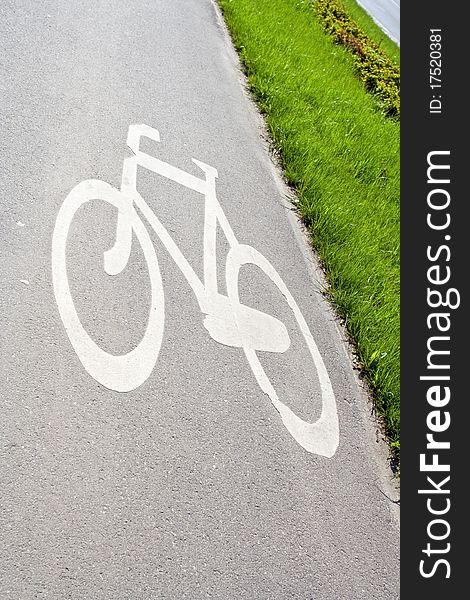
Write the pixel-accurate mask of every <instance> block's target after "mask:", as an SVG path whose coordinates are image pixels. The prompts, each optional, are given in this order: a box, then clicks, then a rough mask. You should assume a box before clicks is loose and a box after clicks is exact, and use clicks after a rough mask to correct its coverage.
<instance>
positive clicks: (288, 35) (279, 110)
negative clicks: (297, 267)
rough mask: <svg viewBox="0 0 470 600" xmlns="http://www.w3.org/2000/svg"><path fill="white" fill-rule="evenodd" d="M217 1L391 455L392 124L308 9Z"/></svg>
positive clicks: (395, 332) (395, 415)
mask: <svg viewBox="0 0 470 600" xmlns="http://www.w3.org/2000/svg"><path fill="white" fill-rule="evenodd" d="M218 1H219V5H220V7H221V9H222V11H223V13H224V17H225V20H226V22H227V24H228V27H229V30H230V32H231V35H232V39H233V42H234V45H235V47H236V48H237V50H238V52H239V54H240V58H241V61H242V64H243V65H244V69H245V72H246V75H247V80H248V84H249V87H250V89H251V92H252V94H253V96H254V98H255V99H256V101H257V102H258V105H259V107H260V108H261V110H262V112H263V113H264V115H265V120H266V124H267V127H268V130H269V132H270V135H271V138H272V142H273V145H274V147H275V148H276V150H277V153H278V155H279V157H280V162H281V166H282V168H283V170H284V174H285V177H286V180H287V182H288V183H289V184H290V185H292V186H293V187H294V189H295V191H296V196H297V199H298V204H297V206H298V209H299V211H300V213H301V214H302V216H303V218H304V220H305V222H306V223H307V224H308V226H309V229H310V232H311V235H312V241H313V244H314V246H315V247H316V249H317V252H318V255H319V256H320V258H321V260H322V262H323V265H324V268H325V272H326V274H327V277H328V280H329V284H330V287H329V290H328V294H329V296H330V298H331V300H332V302H333V303H334V305H335V306H336V309H337V312H338V313H339V314H340V315H341V316H342V317H343V319H344V321H345V324H346V327H347V330H348V332H349V334H350V335H351V338H352V340H353V341H354V343H355V345H356V347H357V352H358V357H359V360H360V362H361V364H362V367H363V373H364V375H365V377H366V378H367V380H368V381H369V383H370V384H371V387H372V390H373V392H374V399H375V404H376V408H377V410H378V412H379V414H381V415H382V417H383V422H384V425H385V429H386V432H387V434H388V436H389V439H390V443H391V446H392V447H393V448H395V449H396V450H397V452H398V450H399V445H400V442H399V439H400V437H399V435H400V410H399V404H400V395H399V391H400V384H399V379H400V378H399V373H400V364H399V348H400V339H399V326H400V306H399V299H400V296H399V241H400V238H399V210H400V209H399V182H400V171H399V125H398V123H397V122H396V121H394V120H392V119H390V118H387V117H386V116H385V115H384V114H383V111H381V110H380V108H379V106H378V103H377V100H376V99H375V98H374V97H373V96H371V95H370V94H368V93H367V92H366V91H365V89H364V87H363V85H362V83H361V82H360V81H359V80H358V78H357V77H356V76H355V67H354V61H353V57H352V55H351V54H350V53H349V51H348V50H346V49H345V48H343V47H342V46H339V45H336V44H335V43H334V42H333V40H332V39H331V37H329V36H327V35H325V31H324V29H323V26H322V25H321V24H320V23H319V21H318V17H317V16H316V15H315V13H314V11H312V9H311V4H310V2H309V1H307V0H304V1H302V0H218ZM274 234H275V232H273V235H274Z"/></svg>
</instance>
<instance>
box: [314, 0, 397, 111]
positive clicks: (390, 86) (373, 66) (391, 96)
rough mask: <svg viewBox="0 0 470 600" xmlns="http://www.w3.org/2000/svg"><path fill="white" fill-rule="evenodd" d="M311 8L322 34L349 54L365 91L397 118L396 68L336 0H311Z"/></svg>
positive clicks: (338, 0)
mask: <svg viewBox="0 0 470 600" xmlns="http://www.w3.org/2000/svg"><path fill="white" fill-rule="evenodd" d="M312 5H313V9H314V11H315V12H316V14H317V15H318V17H319V19H320V22H321V23H322V24H323V26H324V28H325V30H326V32H327V33H329V34H330V35H331V36H332V37H333V39H334V40H335V42H337V43H338V44H342V45H343V46H345V47H346V48H348V49H349V50H350V52H351V53H352V54H353V56H354V62H355V64H356V67H357V71H358V74H359V77H360V78H361V80H362V82H363V83H364V85H365V87H366V90H367V91H368V92H371V93H372V94H374V95H375V96H376V97H377V99H378V100H379V101H380V102H381V103H382V105H383V108H384V111H385V114H386V115H388V116H389V117H393V118H399V117H400V68H399V66H398V65H397V64H394V63H393V62H392V60H390V58H389V57H388V56H387V54H386V53H385V52H384V51H383V50H382V49H381V48H380V46H379V45H378V44H376V43H375V42H374V41H373V40H372V39H371V38H370V37H369V36H368V35H366V34H365V33H364V32H363V31H362V29H361V28H360V27H359V26H358V25H357V24H356V23H355V22H354V21H353V20H352V19H351V17H350V16H349V15H348V13H347V12H346V11H345V10H344V7H343V5H342V3H341V2H340V0H312Z"/></svg>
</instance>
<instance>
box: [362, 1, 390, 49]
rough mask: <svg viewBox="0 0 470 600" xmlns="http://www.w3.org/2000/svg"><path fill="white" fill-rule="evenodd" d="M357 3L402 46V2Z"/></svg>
mask: <svg viewBox="0 0 470 600" xmlns="http://www.w3.org/2000/svg"><path fill="white" fill-rule="evenodd" d="M357 3H358V4H359V5H360V6H362V8H363V9H364V10H366V11H367V12H368V13H369V15H370V16H371V17H372V18H373V19H374V21H375V22H376V23H377V25H379V26H380V27H381V28H382V30H383V31H385V33H386V34H387V35H388V37H389V38H390V39H392V40H393V41H394V42H396V43H397V44H398V45H400V0H357Z"/></svg>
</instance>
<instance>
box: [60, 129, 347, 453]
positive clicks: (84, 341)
mask: <svg viewBox="0 0 470 600" xmlns="http://www.w3.org/2000/svg"><path fill="white" fill-rule="evenodd" d="M142 137H147V138H150V139H152V140H154V141H156V142H159V141H160V135H159V133H158V131H157V130H156V129H153V128H152V127H149V126H147V125H131V126H130V127H129V132H128V136H127V144H128V146H129V148H131V150H132V151H133V152H134V155H133V156H131V157H129V158H126V159H124V162H123V171H122V183H121V189H120V190H118V189H116V188H113V187H112V186H111V185H109V184H108V183H105V182H103V181H100V180H96V179H88V180H86V181H83V182H81V183H79V184H78V185H76V186H75V187H74V188H73V189H72V191H71V192H70V193H69V194H68V196H67V197H66V199H65V200H64V203H63V204H62V206H61V208H60V210H59V213H58V216H57V221H56V225H55V229H54V234H53V239H52V279H53V286H54V293H55V297H56V301H57V305H58V308H59V313H60V316H61V318H62V321H63V323H64V326H65V329H66V332H67V335H68V337H69V340H70V342H71V344H72V347H73V348H74V350H75V352H76V353H77V355H78V358H79V359H80V361H81V363H82V365H83V367H84V368H85V369H86V371H87V372H88V373H89V374H90V375H91V376H92V377H93V378H94V379H96V381H98V382H99V383H100V384H102V385H103V386H105V387H107V388H109V389H112V390H116V391H118V392H129V391H131V390H134V389H136V388H137V387H139V386H140V385H141V384H142V383H144V381H146V380H147V378H148V377H149V376H150V374H151V372H152V370H153V368H154V366H155V364H156V362H157V358H158V354H159V351H160V346H161V343H162V337H163V324H164V317H165V314H164V291H163V284H162V278H161V275H160V269H159V265H158V260H157V255H156V253H155V248H154V246H153V244H152V242H151V239H150V236H149V234H148V232H147V229H146V227H145V225H144V222H143V220H142V217H141V216H140V215H143V217H144V218H145V220H146V221H147V223H148V225H150V227H152V229H153V230H154V231H155V233H156V235H157V236H158V237H159V238H160V240H161V242H162V243H163V245H164V246H165V248H166V249H167V250H168V252H169V254H170V256H171V257H172V258H173V260H174V261H175V263H176V264H177V266H178V267H179V269H180V270H181V272H182V273H183V275H184V276H185V278H186V280H187V282H188V283H189V285H190V286H191V288H192V290H193V292H194V294H195V296H196V298H197V301H198V303H199V307H200V309H201V312H202V313H203V314H204V315H205V319H204V326H205V328H206V329H207V331H208V332H209V334H210V336H211V337H212V338H213V339H214V340H215V341H217V342H219V343H221V344H225V345H227V346H232V347H237V348H242V349H243V351H244V353H245V356H246V358H247V360H248V363H249V365H250V367H251V369H252V371H253V374H254V376H255V378H256V381H257V382H258V384H259V386H260V388H261V390H262V391H263V392H264V393H265V394H267V395H268V396H269V398H270V399H271V402H272V404H273V405H274V407H275V408H276V409H277V411H278V412H279V414H280V416H281V419H282V422H283V424H284V425H285V427H286V428H287V430H288V431H289V432H290V434H291V435H292V436H293V438H294V439H295V440H296V441H297V442H298V443H299V444H300V445H301V446H302V447H303V448H305V450H307V451H308V452H311V453H315V454H319V455H322V456H326V457H332V456H333V455H334V453H335V452H336V449H337V447H338V443H339V427H338V415H337V411H336V402H335V397H334V394H333V389H332V386H331V382H330V378H329V376H328V373H327V370H326V368H325V365H324V363H323V360H322V357H321V356H320V353H319V351H318V348H317V345H316V344H315V341H314V339H313V336H312V334H311V333H310V330H309V328H308V325H307V323H306V322H305V319H304V317H303V316H302V313H301V312H300V309H299V307H298V305H297V303H296V301H295V300H294V298H293V297H292V295H291V293H290V292H289V290H288V289H287V287H286V285H285V283H284V282H283V281H282V279H281V277H280V276H279V274H278V273H277V271H276V270H275V269H274V267H273V266H272V265H271V264H270V262H269V261H268V260H267V259H266V258H265V257H264V256H263V255H262V254H260V253H259V252H258V251H257V250H255V248H252V247H251V246H247V245H245V244H240V243H239V242H238V241H237V239H236V237H235V234H234V233H233V230H232V228H231V227H230V224H229V222H228V220H227V217H226V216H225V214H224V212H223V210H222V207H221V205H220V204H219V202H218V200H217V197H216V190H215V180H216V178H217V171H216V169H215V168H214V167H210V166H209V165H206V164H204V163H202V162H200V161H198V160H195V159H193V162H194V164H196V165H197V166H198V167H199V168H200V169H201V170H202V171H203V173H204V178H203V179H201V178H198V177H195V176H194V175H191V174H190V173H187V172H185V171H183V170H181V169H179V168H176V167H174V166H172V165H170V164H168V163H166V162H163V161H161V160H159V159H157V158H155V157H152V156H150V155H149V154H146V153H144V152H142V151H141V150H140V149H139V146H140V139H141V138H142ZM139 166H140V167H144V168H146V169H149V170H150V171H153V172H154V173H157V174H159V175H162V176H164V177H166V178H168V179H171V180H172V181H174V182H176V183H178V184H180V185H183V186H185V187H187V188H189V189H191V190H194V191H196V192H199V193H200V194H202V195H203V196H204V200H205V215H204V241H203V245H204V281H203V282H202V281H201V280H200V279H199V278H198V277H197V275H196V273H195V272H194V270H193V269H192V267H191V266H190V264H189V263H188V261H187V260H186V258H185V257H184V255H183V254H182V252H181V251H180V249H179V248H178V246H177V245H176V244H175V242H174V241H173V239H172V238H171V236H170V235H169V233H168V231H167V230H166V229H165V228H164V227H163V225H162V223H161V222H160V221H159V219H158V218H157V217H156V215H155V214H154V213H153V211H152V210H151V209H150V208H149V206H148V205H147V203H146V202H145V201H144V199H143V198H142V196H141V195H140V194H139V193H138V192H137V186H136V184H137V181H136V179H137V167H139ZM91 200H102V201H103V200H104V201H105V202H108V203H109V204H111V205H113V206H114V207H115V208H117V210H118V216H117V226H116V240H115V243H114V245H113V247H112V248H111V249H110V250H108V251H106V252H105V253H104V270H105V271H106V273H108V274H109V275H117V274H118V273H120V272H121V271H123V269H124V268H125V267H126V265H127V263H128V260H129V257H130V253H131V246H132V237H133V235H135V237H136V238H137V240H138V242H139V244H140V246H141V248H142V252H143V256H144V258H145V261H146V263H147V267H148V273H149V277H150V287H151V301H150V311H149V317H148V324H147V328H146V330H145V333H144V335H143V337H142V339H141V341H140V342H139V343H138V345H137V346H136V347H135V348H134V349H133V350H131V351H130V352H128V353H127V354H123V355H113V354H110V353H108V352H105V351H104V350H102V349H101V348H100V347H99V346H98V345H97V344H96V343H95V342H94V341H93V340H92V339H91V337H90V336H89V335H88V333H87V332H86V331H85V329H84V328H83V326H82V324H81V322H80V319H79V317H78V314H77V311H76V309H75V305H74V302H73V299H72V295H71V292H70V287H69V282H68V277H67V266H66V245H67V236H68V233H69V228H70V225H71V223H72V219H73V218H74V215H75V213H76V212H77V210H78V209H79V208H80V207H81V206H82V205H83V204H85V203H86V202H89V201H91ZM136 208H137V209H138V210H139V212H137V210H136ZM217 223H218V224H219V225H220V227H221V229H222V231H223V233H224V234H225V236H226V238H227V241H228V243H229V245H230V250H229V252H228V255H227V259H226V265H225V277H226V289H227V295H223V294H220V293H219V292H218V286H217V271H216V230H217ZM247 264H248V265H255V266H257V267H258V268H259V269H261V271H263V272H264V273H265V274H266V275H267V276H268V277H269V279H270V280H271V281H272V282H273V283H274V284H275V285H276V286H277V288H278V289H279V290H280V292H281V293H282V294H283V296H284V298H285V299H286V301H287V303H288V305H289V307H290V309H291V311H292V313H293V315H294V317H295V320H296V322H297V325H298V327H299V330H300V332H301V334H302V336H303V339H304V340H305V343H306V345H307V348H308V351H309V353H310V356H311V359H312V361H313V365H314V366H315V371H316V373H317V376H318V380H319V383H320V390H321V396H322V398H321V400H322V410H321V414H320V417H319V418H318V419H317V420H316V421H315V422H313V423H309V422H308V421H305V420H303V419H301V418H300V417H299V416H298V415H296V414H295V413H294V412H293V411H292V410H291V409H290V408H289V407H288V406H286V405H285V404H284V403H283V402H282V401H281V400H280V399H279V398H278V395H277V393H276V391H275V389H274V387H273V385H272V384H271V382H270V380H269V378H268V377H267V375H266V373H265V370H264V368H263V367H262V365H261V363H260V360H259V358H258V356H257V354H256V352H257V351H264V352H279V353H282V352H285V351H286V350H287V349H288V348H289V346H290V337H289V334H288V332H287V329H286V327H285V325H284V323H282V322H281V321H279V320H278V319H277V318H275V317H272V316H270V315H268V314H266V313H263V312H261V311H258V310H255V309H253V308H250V307H248V306H246V305H244V304H242V303H241V302H240V298H239V291H238V277H239V271H240V267H241V266H243V265H247ZM313 372H314V371H313Z"/></svg>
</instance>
